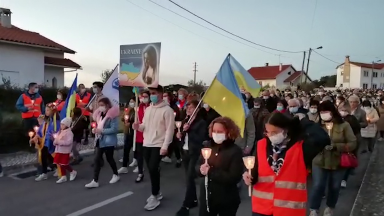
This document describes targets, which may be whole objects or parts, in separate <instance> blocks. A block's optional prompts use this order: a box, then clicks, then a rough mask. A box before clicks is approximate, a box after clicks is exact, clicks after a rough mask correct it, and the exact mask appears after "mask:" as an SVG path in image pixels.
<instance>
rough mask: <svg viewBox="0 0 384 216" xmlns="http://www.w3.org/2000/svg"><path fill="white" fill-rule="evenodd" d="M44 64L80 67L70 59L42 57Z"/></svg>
mask: <svg viewBox="0 0 384 216" xmlns="http://www.w3.org/2000/svg"><path fill="white" fill-rule="evenodd" d="M44 64H50V65H59V66H66V67H69V68H77V69H79V68H81V66H80V65H79V64H77V63H75V62H74V61H72V60H70V59H66V58H64V59H62V58H53V57H44Z"/></svg>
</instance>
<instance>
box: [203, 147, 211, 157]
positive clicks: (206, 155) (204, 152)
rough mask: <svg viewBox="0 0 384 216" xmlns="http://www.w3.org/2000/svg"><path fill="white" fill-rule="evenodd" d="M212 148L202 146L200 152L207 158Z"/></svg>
mask: <svg viewBox="0 0 384 216" xmlns="http://www.w3.org/2000/svg"><path fill="white" fill-rule="evenodd" d="M211 153H212V149H211V148H202V149H201V154H202V155H203V158H204V159H205V160H208V159H209V157H211Z"/></svg>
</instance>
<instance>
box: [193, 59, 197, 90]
mask: <svg viewBox="0 0 384 216" xmlns="http://www.w3.org/2000/svg"><path fill="white" fill-rule="evenodd" d="M196 72H197V63H196V62H195V63H193V85H196Z"/></svg>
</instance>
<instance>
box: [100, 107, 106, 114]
mask: <svg viewBox="0 0 384 216" xmlns="http://www.w3.org/2000/svg"><path fill="white" fill-rule="evenodd" d="M106 110H107V108H105V106H100V107H99V111H100V112H102V113H103V112H105V111H106Z"/></svg>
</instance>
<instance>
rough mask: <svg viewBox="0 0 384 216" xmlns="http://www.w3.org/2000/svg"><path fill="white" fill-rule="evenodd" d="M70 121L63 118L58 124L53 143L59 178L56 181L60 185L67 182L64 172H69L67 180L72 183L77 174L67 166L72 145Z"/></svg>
mask: <svg viewBox="0 0 384 216" xmlns="http://www.w3.org/2000/svg"><path fill="white" fill-rule="evenodd" d="M71 124H72V119H71V118H68V117H67V118H64V119H63V120H61V122H60V132H59V133H58V134H57V137H56V138H55V140H54V141H53V145H55V147H56V148H55V158H54V163H55V164H57V165H59V166H60V168H61V169H60V171H61V178H60V179H59V180H57V181H56V183H58V184H60V183H63V182H66V181H67V176H66V171H69V172H70V177H69V180H70V181H73V180H75V178H76V175H77V172H76V171H75V170H73V169H72V168H71V166H70V165H69V159H70V154H71V151H72V145H73V133H72V130H71Z"/></svg>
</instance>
